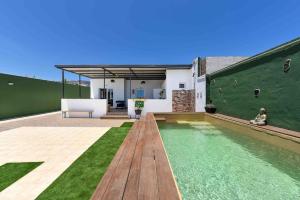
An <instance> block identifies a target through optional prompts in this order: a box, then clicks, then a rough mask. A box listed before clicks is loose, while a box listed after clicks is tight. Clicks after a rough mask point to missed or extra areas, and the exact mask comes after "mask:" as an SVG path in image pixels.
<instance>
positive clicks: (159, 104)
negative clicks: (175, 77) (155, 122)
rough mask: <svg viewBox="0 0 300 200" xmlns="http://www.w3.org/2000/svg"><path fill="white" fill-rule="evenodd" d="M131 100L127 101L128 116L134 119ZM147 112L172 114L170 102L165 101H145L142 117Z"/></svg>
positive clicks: (132, 101) (133, 107)
mask: <svg viewBox="0 0 300 200" xmlns="http://www.w3.org/2000/svg"><path fill="white" fill-rule="evenodd" d="M134 104H135V103H134V100H133V99H128V115H129V116H130V117H132V118H134V117H135V105H134ZM148 112H172V102H171V101H170V100H167V99H145V100H144V108H143V110H142V115H143V116H144V115H146V114H147V113H148Z"/></svg>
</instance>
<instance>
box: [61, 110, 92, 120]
mask: <svg viewBox="0 0 300 200" xmlns="http://www.w3.org/2000/svg"><path fill="white" fill-rule="evenodd" d="M61 112H62V117H63V118H66V117H67V113H71V112H80V113H89V118H93V112H94V111H93V110H74V109H71V110H62V111H61Z"/></svg>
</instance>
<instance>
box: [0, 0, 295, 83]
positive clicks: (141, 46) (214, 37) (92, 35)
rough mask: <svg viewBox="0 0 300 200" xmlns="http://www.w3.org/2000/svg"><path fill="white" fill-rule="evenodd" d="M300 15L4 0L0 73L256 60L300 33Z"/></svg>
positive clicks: (228, 7) (240, 2)
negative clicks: (239, 58)
mask: <svg viewBox="0 0 300 200" xmlns="http://www.w3.org/2000/svg"><path fill="white" fill-rule="evenodd" d="M299 13H300V6H299V1H298V0H285V1H282V0H281V1H279V0H268V1H267V0H235V1H233V0H218V1H217V0H210V1H207V0H206V1H201V0H147V1H145V0H118V1H117V0H106V1H104V0H84V1H76V0H48V1H46V0H45V1H40V0H18V1H16V0H9V1H4V0H0V73H10V74H16V75H22V76H23V75H27V76H33V75H34V76H36V77H38V78H42V79H49V80H59V79H60V72H59V70H57V69H55V68H54V65H55V64H129V63H136V64H164V63H168V64H180V63H191V62H192V59H193V58H195V57H197V56H229V55H236V56H248V55H253V54H256V53H259V52H261V51H264V50H266V49H269V48H271V47H273V46H275V45H279V44H281V43H283V42H286V41H288V40H291V39H294V38H296V37H298V36H300V26H299V24H300V15H299ZM68 77H70V79H72V78H74V79H75V78H76V76H74V75H73V76H71V75H69V76H68Z"/></svg>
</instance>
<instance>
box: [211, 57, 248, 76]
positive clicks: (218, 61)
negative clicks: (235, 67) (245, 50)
mask: <svg viewBox="0 0 300 200" xmlns="http://www.w3.org/2000/svg"><path fill="white" fill-rule="evenodd" d="M246 58H248V57H240V56H223V57H221V56H220V57H206V58H205V59H206V74H211V73H213V72H215V71H218V70H220V69H223V68H225V67H227V66H229V65H232V64H234V63H237V62H239V61H242V60H244V59H246Z"/></svg>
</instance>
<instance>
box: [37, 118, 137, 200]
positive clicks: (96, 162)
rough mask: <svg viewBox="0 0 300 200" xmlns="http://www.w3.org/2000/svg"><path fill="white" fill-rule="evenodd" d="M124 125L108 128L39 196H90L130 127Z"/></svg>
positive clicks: (79, 197)
mask: <svg viewBox="0 0 300 200" xmlns="http://www.w3.org/2000/svg"><path fill="white" fill-rule="evenodd" d="M131 125H132V124H131ZM124 126H125V125H124ZM124 126H121V127H115V128H111V129H109V131H107V132H106V133H105V134H104V135H103V136H102V137H101V138H100V139H98V140H97V141H96V142H95V143H94V144H93V145H92V146H91V147H90V148H89V149H88V150H86V151H85V152H84V153H83V154H82V155H81V156H80V157H79V158H78V159H77V160H76V161H75V162H74V163H73V164H72V165H71V166H70V167H69V168H68V169H67V170H66V171H65V172H64V173H63V174H62V175H61V176H59V177H58V178H57V179H56V180H55V181H54V182H53V183H52V184H51V185H50V186H49V187H48V188H47V189H46V190H45V191H44V192H42V193H41V194H40V195H39V197H38V198H37V199H80V200H83V199H90V198H91V196H92V194H93V192H94V190H95V189H96V186H97V185H98V183H99V182H100V180H101V178H102V176H103V175H104V173H105V171H106V169H107V167H108V165H109V164H110V162H111V160H112V159H113V157H114V155H115V154H116V152H117V150H118V149H119V147H120V145H121V144H122V142H123V140H124V138H125V136H126V135H127V133H128V131H129V129H130V127H131V126H130V125H129V124H126V126H125V127H124Z"/></svg>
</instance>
